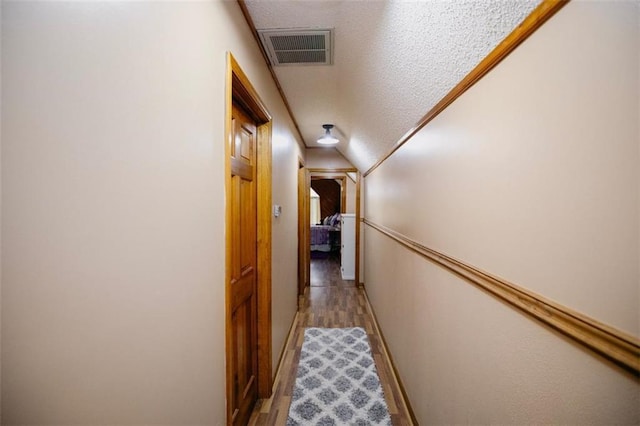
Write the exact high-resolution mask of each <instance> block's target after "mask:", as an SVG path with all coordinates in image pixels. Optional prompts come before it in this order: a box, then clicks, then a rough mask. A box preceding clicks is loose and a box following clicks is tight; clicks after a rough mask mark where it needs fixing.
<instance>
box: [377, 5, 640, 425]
mask: <svg viewBox="0 0 640 426" xmlns="http://www.w3.org/2000/svg"><path fill="white" fill-rule="evenodd" d="M639 7H640V6H639V5H638V4H637V3H630V2H627V3H623V2H619V3H611V2H593V3H582V2H572V3H570V4H569V5H568V6H566V7H565V8H564V9H562V10H561V11H560V12H559V13H558V14H557V15H556V16H555V17H553V18H552V19H551V20H550V21H549V22H548V23H547V24H545V25H544V26H543V27H542V28H541V29H540V30H538V32H536V33H535V34H534V35H533V36H532V37H531V38H530V39H528V40H527V41H526V42H525V43H524V44H522V45H521V46H520V47H519V48H518V49H517V50H516V51H515V52H514V53H512V54H511V55H510V56H509V57H508V58H507V59H506V60H505V61H504V62H502V63H501V64H500V65H499V66H498V67H497V68H496V69H494V70H493V71H491V72H490V73H489V74H488V75H487V76H486V77H485V78H484V79H482V80H481V81H480V82H479V83H478V84H476V85H475V86H474V87H473V88H472V89H470V90H469V91H468V92H467V93H465V94H464V95H463V96H462V97H461V98H459V99H458V100H457V101H455V103H453V104H452V105H451V106H450V107H449V108H448V109H447V110H445V111H444V112H443V113H442V114H441V115H440V116H438V117H437V118H436V119H435V120H434V121H432V122H431V123H430V124H428V125H427V126H426V127H425V128H424V129H423V130H421V131H420V132H419V133H418V134H417V135H416V136H415V137H414V138H412V139H411V140H410V141H409V142H408V143H407V144H406V145H404V146H403V147H402V148H400V149H399V150H398V151H397V152H396V153H395V154H394V155H393V156H392V157H391V158H390V159H389V160H387V161H386V162H385V163H383V165H382V166H381V167H379V168H378V169H376V170H375V171H374V172H373V173H372V174H371V175H369V176H368V177H367V178H366V179H365V184H366V188H365V189H366V191H365V194H366V207H367V218H368V219H370V220H372V221H374V222H376V223H379V224H382V225H384V226H387V227H390V228H392V229H394V230H396V231H398V232H400V233H403V234H405V235H407V236H409V237H410V238H412V239H414V240H417V241H419V242H421V243H423V244H425V245H427V246H429V247H432V248H434V249H436V250H439V251H442V252H444V253H447V254H449V255H451V256H453V257H456V258H459V259H461V260H463V261H465V262H467V263H470V264H472V265H475V266H477V267H479V268H481V269H483V270H486V271H489V272H491V273H494V274H496V275H499V276H502V277H504V278H506V279H508V280H511V281H513V282H515V283H518V284H520V285H522V286H524V287H525V288H528V289H531V290H533V291H535V292H537V293H539V294H542V295H544V296H547V297H549V298H551V299H553V300H555V301H557V302H560V303H562V304H564V305H567V306H569V307H571V308H574V309H576V310H578V311H581V312H583V313H585V314H587V315H590V316H592V317H594V318H596V319H598V320H601V321H603V322H605V323H608V324H611V325H613V326H616V327H618V328H620V329H622V330H625V331H627V332H630V333H633V334H635V335H638V334H639V327H640V321H639V294H638V293H639V282H640V276H639V262H638V255H639V253H638V241H639V240H638V229H639V198H638V188H639V171H640V162H639V160H640V159H639V154H638V152H639V146H640V131H639V127H638V116H639V115H638V114H639V99H640V85H639V57H638V55H639V53H638V52H640V42H639V34H638V31H639V29H638V28H639V13H638V8H639ZM365 244H366V246H365V268H366V271H365V272H366V276H367V282H366V285H367V291H368V293H369V296H370V298H371V301H372V304H373V307H374V309H375V311H376V314H377V317H378V319H379V321H380V323H381V327H382V331H383V333H384V335H385V338H386V340H387V342H388V343H389V346H390V348H391V352H392V356H393V358H394V359H395V361H396V363H397V366H398V368H399V371H400V375H401V378H402V380H403V382H404V384H405V386H406V388H407V391H408V394H409V396H410V399H411V403H412V405H413V408H414V410H415V412H416V415H417V417H418V420H419V421H420V423H421V424H458V423H474V424H489V423H502V424H525V423H538V424H546V423H569V424H614V423H620V424H637V423H638V422H640V413H639V410H640V408H639V407H640V404H638V402H639V401H640V386H639V385H638V382H637V379H633V378H632V377H631V376H629V375H627V374H625V373H624V372H622V371H620V370H618V369H617V368H616V367H614V366H612V365H611V364H609V363H608V362H606V361H603V360H602V359H601V358H599V357H597V356H594V355H592V354H591V353H588V352H587V351H585V350H583V349H582V348H581V347H578V346H577V345H575V344H574V343H572V342H570V341H569V340H567V339H566V338H564V337H562V336H560V335H558V334H556V333H554V332H552V331H551V330H549V329H547V328H545V327H543V326H541V325H540V324H538V323H536V322H535V321H532V320H530V319H529V318H528V317H525V316H523V315H522V314H520V313H519V312H517V311H515V310H514V309H512V308H510V307H508V306H506V305H504V304H502V303H500V302H498V301H496V300H495V299H493V298H492V297H491V296H489V295H487V294H485V293H483V292H482V291H480V290H478V289H477V288H475V287H473V286H471V285H470V284H468V283H467V282H465V281H462V280H460V279H458V278H457V277H456V276H454V275H452V274H451V273H448V272H447V271H446V270H444V269H442V268H440V267H438V266H436V265H434V264H432V263H430V262H428V261H426V260H424V259H423V258H421V257H419V256H417V255H416V254H414V253H412V252H410V251H409V250H406V249H404V248H402V247H401V246H399V245H398V244H397V243H395V242H393V241H392V240H390V239H388V238H387V237H385V236H383V235H382V234H380V233H378V232H377V231H375V230H373V229H371V228H366V238H365Z"/></svg>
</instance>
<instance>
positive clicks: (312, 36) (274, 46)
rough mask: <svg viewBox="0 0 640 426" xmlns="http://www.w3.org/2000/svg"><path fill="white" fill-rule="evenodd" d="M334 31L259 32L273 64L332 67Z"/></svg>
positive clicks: (290, 30) (293, 30)
mask: <svg viewBox="0 0 640 426" xmlns="http://www.w3.org/2000/svg"><path fill="white" fill-rule="evenodd" d="M332 32H333V30H316V29H313V30H300V29H289V30H258V33H259V34H260V39H261V40H262V45H263V46H264V48H265V50H266V51H267V54H268V55H269V59H270V60H271V64H272V65H273V66H281V65H331V64H332V63H333V58H332V51H333V49H332V47H333V46H332V45H331V41H332Z"/></svg>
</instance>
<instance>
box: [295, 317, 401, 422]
mask: <svg viewBox="0 0 640 426" xmlns="http://www.w3.org/2000/svg"><path fill="white" fill-rule="evenodd" d="M303 425H304V426H307V425H316V426H329V425H391V418H390V416H389V409H388V408H387V403H386V402H385V400H384V394H383V392H382V386H381V385H380V378H379V377H378V373H377V371H376V365H375V363H374V361H373V357H372V356H371V346H370V345H369V340H368V339H367V333H366V332H365V331H364V329H363V328H361V327H354V328H307V329H306V330H305V332H304V342H303V343H302V352H301V353H300V364H299V365H298V374H297V377H296V383H295V386H294V388H293V395H292V398H291V406H290V408H289V417H288V419H287V426H303Z"/></svg>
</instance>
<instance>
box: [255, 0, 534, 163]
mask: <svg viewBox="0 0 640 426" xmlns="http://www.w3.org/2000/svg"><path fill="white" fill-rule="evenodd" d="M538 3H539V0H527V1H516V0H471V1H470V0H455V1H454V0H449V1H446V0H433V1H353V0H346V1H326V0H311V1H300V0H296V1H273V0H246V5H247V9H248V11H249V13H250V15H251V18H252V20H253V21H254V24H255V26H256V28H257V29H259V30H260V29H271V28H334V29H335V33H334V65H332V66H311V65H305V66H286V67H274V70H275V73H276V75H277V77H278V80H279V81H280V84H281V86H282V88H283V91H284V93H285V96H286V97H287V99H288V101H289V104H290V106H291V109H292V112H293V115H294V117H295V119H296V121H297V122H298V124H299V126H300V130H301V132H302V136H303V138H304V141H305V143H306V145H307V146H309V147H313V146H317V144H316V140H317V139H318V137H319V136H321V135H322V133H323V129H322V124H323V123H333V124H335V125H336V128H337V130H338V131H337V132H335V129H334V133H335V134H337V136H338V137H339V138H340V143H339V145H338V146H337V148H338V150H339V151H340V152H342V153H343V154H344V155H345V156H346V157H347V158H348V159H349V160H350V161H351V162H352V163H353V164H354V165H355V166H356V167H357V168H358V169H360V170H361V171H366V170H367V169H368V168H369V167H370V166H372V165H373V164H374V163H375V162H376V161H377V160H379V159H380V158H381V157H382V156H384V155H385V154H386V153H387V152H388V151H389V150H390V149H391V147H392V146H393V145H394V144H395V143H396V142H397V141H398V140H399V139H400V138H401V137H402V135H404V134H405V133H406V132H407V131H408V130H409V129H411V128H412V127H413V126H414V125H415V124H416V123H417V122H418V121H419V120H420V119H421V118H422V116H424V115H425V114H426V113H427V111H429V110H430V109H431V108H432V107H433V106H434V105H435V104H436V103H438V101H440V99H442V98H443V97H444V95H446V94H447V92H449V90H451V89H452V88H453V87H454V86H455V85H456V84H457V83H458V82H459V81H460V80H461V79H462V78H463V77H464V76H465V75H466V74H467V73H468V72H469V71H471V70H472V69H473V68H474V67H475V66H476V65H477V64H478V63H479V62H480V61H481V60H482V59H483V58H484V57H485V56H486V55H487V54H488V53H489V52H490V51H491V50H492V49H493V48H494V47H495V46H496V45H497V44H498V43H500V41H502V40H503V39H504V38H505V37H506V36H507V35H508V34H509V33H510V32H511V31H512V30H513V29H514V28H515V27H516V26H517V25H518V24H519V23H520V22H522V20H523V19H524V18H525V17H526V16H527V15H528V14H529V13H530V12H531V11H532V10H533V9H534V8H535V7H536V6H537V5H538Z"/></svg>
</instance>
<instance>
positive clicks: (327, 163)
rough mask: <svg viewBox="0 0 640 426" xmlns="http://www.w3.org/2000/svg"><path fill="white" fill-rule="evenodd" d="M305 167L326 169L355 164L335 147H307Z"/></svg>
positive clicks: (343, 167) (341, 167) (350, 166)
mask: <svg viewBox="0 0 640 426" xmlns="http://www.w3.org/2000/svg"><path fill="white" fill-rule="evenodd" d="M305 151H306V158H305V164H304V165H305V167H307V168H325V169H348V168H353V167H354V166H353V164H351V163H350V162H349V160H347V159H346V158H344V157H343V156H342V155H341V154H340V153H339V152H338V151H337V150H336V149H335V148H307V149H306V150H305Z"/></svg>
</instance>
